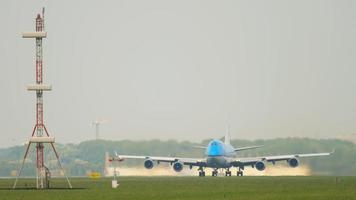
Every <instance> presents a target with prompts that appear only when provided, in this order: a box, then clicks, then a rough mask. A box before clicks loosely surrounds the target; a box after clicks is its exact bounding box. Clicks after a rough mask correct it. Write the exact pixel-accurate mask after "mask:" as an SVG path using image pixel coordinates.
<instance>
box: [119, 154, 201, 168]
mask: <svg viewBox="0 0 356 200" xmlns="http://www.w3.org/2000/svg"><path fill="white" fill-rule="evenodd" d="M117 157H118V158H119V159H149V160H152V161H157V162H168V163H174V162H177V161H179V162H181V163H183V164H184V165H191V166H205V165H206V159H205V158H180V157H160V156H133V155H117Z"/></svg>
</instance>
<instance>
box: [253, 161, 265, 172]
mask: <svg viewBox="0 0 356 200" xmlns="http://www.w3.org/2000/svg"><path fill="white" fill-rule="evenodd" d="M255 167H256V169H257V170H258V171H263V170H265V169H266V165H265V163H264V162H262V161H258V162H256V164H255Z"/></svg>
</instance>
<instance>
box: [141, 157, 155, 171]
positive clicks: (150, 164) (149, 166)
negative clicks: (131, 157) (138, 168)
mask: <svg viewBox="0 0 356 200" xmlns="http://www.w3.org/2000/svg"><path fill="white" fill-rule="evenodd" d="M143 164H144V166H145V168H146V169H152V168H153V166H154V162H153V160H151V159H146V160H145V162H144V163H143Z"/></svg>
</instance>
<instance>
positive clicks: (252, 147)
mask: <svg viewBox="0 0 356 200" xmlns="http://www.w3.org/2000/svg"><path fill="white" fill-rule="evenodd" d="M263 146H264V145H259V146H250V147H241V148H235V151H243V150H248V149H257V148H260V147H263Z"/></svg>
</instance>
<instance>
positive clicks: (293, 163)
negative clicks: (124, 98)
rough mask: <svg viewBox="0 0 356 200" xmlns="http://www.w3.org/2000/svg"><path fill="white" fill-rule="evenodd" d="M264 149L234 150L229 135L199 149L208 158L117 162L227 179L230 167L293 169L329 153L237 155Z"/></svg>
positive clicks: (153, 158) (147, 157) (154, 157)
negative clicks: (166, 166) (195, 170)
mask: <svg viewBox="0 0 356 200" xmlns="http://www.w3.org/2000/svg"><path fill="white" fill-rule="evenodd" d="M260 147H262V146H250V147H241V148H234V147H233V146H232V145H231V144H230V137H229V133H227V134H226V136H225V140H224V142H223V141H221V140H218V139H214V140H212V141H210V142H209V144H208V146H196V148H200V149H205V155H206V157H205V158H179V157H156V156H133V155H117V154H116V157H117V158H116V159H119V160H123V159H127V158H133V159H144V160H145V161H144V166H145V168H147V169H152V168H153V166H154V165H155V164H159V163H160V162H168V163H171V165H172V167H173V170H174V171H176V172H180V171H182V169H183V166H184V165H187V166H189V168H190V169H192V167H193V166H196V167H198V171H199V176H205V171H204V169H205V168H207V167H208V168H212V169H213V171H212V176H217V174H218V169H225V176H231V171H230V168H233V167H236V168H238V171H237V176H243V170H244V168H245V166H251V167H253V168H256V169H257V170H259V171H263V170H264V169H265V168H266V163H268V162H271V163H273V164H275V162H277V161H287V163H288V164H289V166H290V167H297V166H298V165H299V158H304V157H315V156H328V155H330V154H332V153H333V152H330V153H311V154H291V155H279V156H261V157H243V158H239V157H237V155H236V152H238V151H243V150H248V149H255V148H260Z"/></svg>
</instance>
